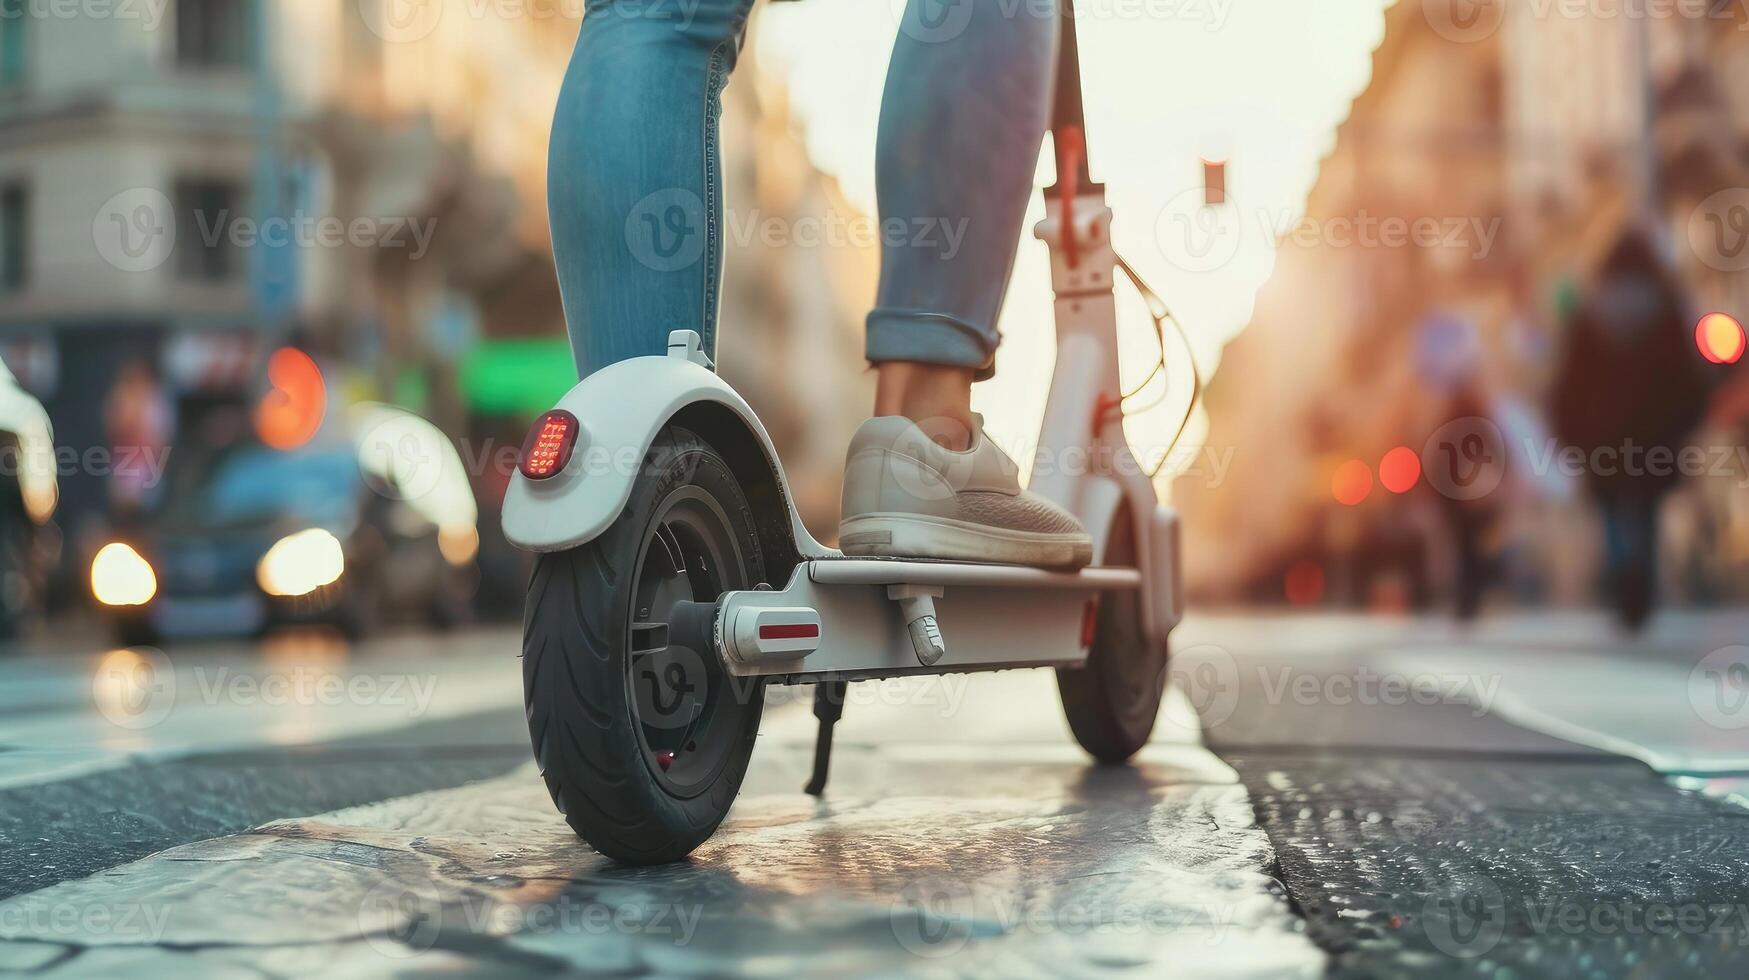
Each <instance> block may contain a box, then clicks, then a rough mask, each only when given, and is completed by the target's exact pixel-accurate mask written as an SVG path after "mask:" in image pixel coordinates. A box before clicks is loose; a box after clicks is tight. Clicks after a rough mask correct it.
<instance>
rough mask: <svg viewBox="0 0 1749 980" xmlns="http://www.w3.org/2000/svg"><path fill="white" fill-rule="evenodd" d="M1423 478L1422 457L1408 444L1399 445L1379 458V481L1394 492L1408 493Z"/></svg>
mask: <svg viewBox="0 0 1749 980" xmlns="http://www.w3.org/2000/svg"><path fill="white" fill-rule="evenodd" d="M1420 480H1421V457H1420V456H1418V455H1416V454H1415V450H1413V449H1410V448H1409V447H1408V446H1398V447H1397V448H1395V449H1393V450H1391V451H1390V452H1388V453H1386V454H1385V458H1384V459H1381V460H1379V483H1381V484H1383V485H1384V488H1385V489H1386V490H1389V491H1391V492H1392V493H1408V492H1409V491H1410V490H1411V489H1413V488H1414V487H1415V484H1416V483H1419V482H1420Z"/></svg>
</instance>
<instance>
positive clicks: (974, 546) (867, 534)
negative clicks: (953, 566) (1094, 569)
mask: <svg viewBox="0 0 1749 980" xmlns="http://www.w3.org/2000/svg"><path fill="white" fill-rule="evenodd" d="M838 547H839V550H841V551H843V552H844V553H845V554H847V555H853V556H856V557H858V558H929V559H933V560H937V561H972V562H982V563H988V564H997V565H1032V566H1036V567H1039V568H1081V567H1083V566H1085V565H1087V564H1088V563H1089V562H1091V561H1093V543H1092V542H1091V541H1090V540H1088V538H1087V536H1086V535H1082V534H1041V533H1039V532H1036V531H1015V530H1010V529H1008V528H999V527H986V526H984V525H982V524H971V523H968V522H966V521H956V520H953V519H951V518H947V517H923V516H920V515H916V514H864V515H862V516H861V517H853V518H851V519H850V520H848V521H845V522H844V523H842V524H840V525H839V526H838Z"/></svg>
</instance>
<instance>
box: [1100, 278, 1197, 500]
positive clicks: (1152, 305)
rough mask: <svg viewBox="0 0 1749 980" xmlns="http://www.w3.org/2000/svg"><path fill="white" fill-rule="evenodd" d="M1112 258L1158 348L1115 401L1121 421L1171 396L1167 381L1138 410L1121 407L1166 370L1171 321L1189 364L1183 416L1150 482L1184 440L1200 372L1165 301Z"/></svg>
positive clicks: (1151, 474)
mask: <svg viewBox="0 0 1749 980" xmlns="http://www.w3.org/2000/svg"><path fill="white" fill-rule="evenodd" d="M1115 257H1116V259H1117V267H1118V268H1119V269H1122V270H1123V273H1124V275H1125V276H1128V277H1129V280H1130V284H1131V285H1133V286H1135V287H1136V292H1137V293H1139V294H1140V295H1141V297H1142V302H1143V303H1144V304H1146V305H1147V307H1148V316H1149V318H1150V319H1152V320H1153V322H1154V337H1155V339H1156V340H1158V341H1159V344H1160V358H1159V360H1157V361H1155V362H1154V367H1153V369H1152V370H1150V371H1149V372H1148V375H1147V377H1145V378H1143V379H1142V383H1141V384H1139V385H1137V386H1136V387H1134V388H1132V389H1131V390H1130V391H1128V392H1125V393H1124V394H1123V395H1122V397H1121V398H1120V399H1119V405H1120V411H1121V412H1122V414H1123V415H1124V416H1125V417H1128V416H1130V415H1139V414H1141V413H1142V412H1146V411H1148V410H1150V409H1152V408H1154V407H1155V406H1157V405H1159V404H1161V403H1162V402H1164V401H1165V400H1166V397H1167V395H1169V394H1170V393H1171V388H1172V386H1171V384H1170V382H1169V381H1168V383H1166V384H1165V385H1163V386H1162V388H1161V390H1160V397H1158V398H1156V399H1154V400H1153V401H1151V402H1149V403H1148V404H1146V405H1144V406H1142V407H1141V408H1135V409H1132V408H1129V407H1127V406H1123V405H1122V403H1123V402H1127V401H1129V400H1130V399H1131V398H1134V397H1135V396H1137V395H1139V394H1141V393H1142V392H1143V391H1146V390H1147V388H1148V385H1150V384H1152V383H1153V381H1154V377H1155V376H1156V375H1159V374H1161V373H1162V372H1164V371H1165V370H1166V321H1168V320H1170V321H1172V332H1173V333H1176V334H1177V335H1178V342H1179V343H1180V344H1181V345H1182V346H1183V347H1184V356H1185V359H1186V360H1188V361H1189V362H1190V400H1189V401H1188V402H1186V403H1185V405H1184V416H1183V417H1182V418H1180V419H1179V420H1178V428H1177V429H1175V430H1174V431H1173V433H1172V440H1171V441H1170V442H1168V443H1167V444H1166V452H1165V453H1163V454H1162V455H1161V456H1160V462H1159V463H1157V464H1155V466H1154V468H1153V469H1152V470H1149V471H1148V479H1150V480H1152V479H1154V478H1155V477H1157V476H1159V475H1160V471H1161V470H1163V469H1165V468H1166V461H1167V460H1169V459H1171V458H1172V450H1173V449H1175V448H1177V446H1178V440H1180V439H1182V438H1184V430H1185V429H1187V428H1189V427H1190V418H1191V416H1192V415H1194V414H1195V413H1196V404H1197V402H1199V401H1201V400H1202V369H1201V368H1199V367H1198V366H1197V363H1196V351H1195V350H1194V349H1192V348H1191V346H1190V337H1189V336H1188V335H1186V334H1185V332H1184V325H1183V324H1182V323H1180V322H1178V317H1176V316H1174V315H1173V313H1172V310H1171V308H1170V307H1168V306H1167V305H1166V301H1165V300H1163V299H1161V298H1160V294H1159V293H1156V292H1154V290H1153V289H1152V288H1151V287H1150V286H1149V285H1148V284H1147V283H1146V282H1144V281H1143V280H1142V277H1141V274H1139V273H1138V272H1136V270H1135V269H1134V268H1132V267H1131V266H1130V264H1129V263H1128V262H1125V261H1124V259H1123V256H1121V255H1119V256H1115Z"/></svg>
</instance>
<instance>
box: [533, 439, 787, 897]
mask: <svg viewBox="0 0 1749 980" xmlns="http://www.w3.org/2000/svg"><path fill="white" fill-rule="evenodd" d="M689 487H690V488H696V489H697V490H698V491H702V492H703V494H705V495H707V496H708V497H709V498H710V499H711V500H714V501H715V502H716V504H717V506H718V508H719V510H720V513H721V514H722V515H723V516H724V517H726V518H727V521H728V523H729V525H730V526H729V527H728V528H727V529H726V530H727V531H728V532H729V533H732V534H733V535H734V540H735V542H736V545H737V547H738V550H739V553H740V555H739V558H740V564H741V566H742V567H741V568H740V569H739V570H733V569H723V570H721V571H719V573H718V578H719V579H724V580H727V579H733V580H734V581H733V582H731V583H730V587H732V588H742V589H746V588H752V587H754V586H755V585H757V584H759V583H761V582H763V581H764V567H763V560H762V556H761V553H760V551H759V542H758V536H757V534H756V532H755V524H754V517H753V513H752V510H751V509H750V508H749V506H748V504H747V500H746V496H745V495H744V494H743V492H742V489H741V487H740V485H739V483H737V482H736V480H735V478H734V477H733V475H732V474H731V472H730V470H729V467H728V465H727V464H726V463H725V462H724V461H723V459H722V457H721V456H719V455H718V454H717V452H716V451H715V450H714V449H712V448H711V447H710V446H709V445H708V444H707V443H705V442H704V441H703V440H702V439H700V438H699V437H698V436H696V435H694V434H692V433H691V432H688V431H686V430H684V429H679V428H670V429H668V430H666V431H665V432H664V434H663V435H662V436H660V437H658V439H657V441H656V444H655V446H653V447H652V448H651V450H650V453H649V455H648V456H646V457H645V459H644V465H643V468H642V469H641V470H640V471H639V474H638V477H637V480H636V483H635V484H634V486H633V489H632V495H631V500H630V502H629V503H628V504H627V506H626V509H625V512H624V513H622V514H621V515H620V517H619V519H618V520H616V521H615V522H614V523H613V524H612V525H611V526H610V527H609V528H608V529H607V530H606V531H605V532H603V533H602V535H601V536H600V537H598V538H596V539H595V540H594V541H591V542H589V543H588V544H585V545H583V546H581V547H578V548H574V549H572V550H570V551H565V552H558V553H553V554H547V555H542V556H541V557H540V559H539V561H538V562H537V563H536V565H535V570H534V577H533V581H532V583H531V585H530V588H529V593H528V603H527V607H526V610H525V615H524V619H523V654H522V677H523V694H524V700H525V706H526V708H527V715H528V727H529V736H530V739H531V741H532V742H533V744H534V753H535V759H536V761H537V762H538V763H539V765H540V769H541V777H542V778H543V779H544V780H545V782H546V785H547V789H548V790H549V791H550V792H551V794H552V797H553V802H554V804H555V805H556V806H557V807H558V808H559V810H560V812H561V813H563V814H564V815H565V820H566V822H567V823H569V824H570V825H571V829H573V830H575V831H576V832H577V834H578V836H580V837H582V838H583V839H584V840H585V841H587V842H589V844H590V845H592V846H593V847H594V848H595V849H596V850H598V851H600V852H601V853H602V854H605V855H607V856H608V857H610V858H613V859H615V860H618V861H623V862H627V863H631V864H657V863H662V862H667V861H676V860H679V859H681V858H684V857H685V856H686V855H688V854H690V853H691V852H692V851H693V849H694V848H696V847H698V845H699V844H701V843H703V842H704V841H705V840H706V839H707V838H709V837H710V835H711V834H712V833H713V832H714V831H715V830H716V829H717V825H718V824H720V823H721V822H722V820H723V817H724V816H725V815H726V814H727V813H728V811H729V805H730V804H731V803H733V802H734V799H735V794H736V793H737V792H738V791H739V790H740V787H741V780H742V778H743V777H744V776H745V775H746V772H747V762H748V759H749V758H750V757H751V755H752V752H753V742H754V738H755V737H756V736H757V735H758V733H759V717H760V714H761V710H762V708H763V702H764V691H763V686H762V685H760V684H758V683H749V682H747V681H739V682H730V681H729V679H728V678H726V676H725V675H724V674H723V673H722V666H721V664H720V663H719V662H717V661H716V660H715V659H714V658H710V659H706V660H705V662H704V663H703V664H702V665H701V667H702V668H703V669H705V670H706V671H709V672H711V675H710V676H709V677H708V682H709V683H711V684H718V683H721V684H723V686H722V687H718V688H715V690H716V691H718V692H719V694H720V695H723V696H726V700H719V701H717V702H715V704H716V709H715V710H722V711H726V712H728V713H727V714H726V715H725V716H723V720H722V722H721V724H722V727H721V728H720V729H717V730H718V731H722V732H724V733H725V738H724V740H723V741H722V742H720V743H719V745H718V746H716V747H713V751H716V752H722V753H725V756H724V761H721V762H718V763H715V766H716V767H717V768H715V769H714V775H713V774H712V773H706V774H705V780H704V782H703V784H702V788H699V789H696V790H694V791H693V792H692V793H689V794H686V795H685V796H680V795H676V794H675V793H674V792H672V791H671V790H670V788H669V787H667V786H664V785H663V783H662V782H661V781H659V780H658V778H657V776H656V774H655V772H654V770H653V769H652V767H651V763H650V760H649V759H648V757H647V756H648V753H649V749H648V748H647V747H646V745H645V743H644V741H643V737H644V736H643V735H642V734H640V728H639V725H640V722H639V720H638V716H637V713H636V710H637V709H636V706H635V704H634V696H633V692H632V691H631V683H632V674H631V670H632V665H631V654H630V644H631V636H630V634H631V616H632V609H631V604H632V598H633V596H632V593H633V590H634V588H635V587H636V582H637V579H638V574H639V567H638V565H639V562H640V560H641V552H642V551H643V550H644V548H645V543H646V541H647V540H648V535H649V533H650V532H651V528H652V523H653V521H654V520H655V519H656V518H657V517H658V513H657V509H658V507H660V506H661V505H662V502H663V501H664V500H667V499H669V497H670V495H671V494H673V493H675V492H676V491H683V492H687V493H691V492H694V491H691V490H686V489H685V488H689ZM692 598H693V600H695V601H703V600H705V599H707V598H709V599H714V598H715V596H708V597H707V596H701V595H696V594H695V595H694V596H693V597H692Z"/></svg>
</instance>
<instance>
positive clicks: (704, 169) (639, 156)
mask: <svg viewBox="0 0 1749 980" xmlns="http://www.w3.org/2000/svg"><path fill="white" fill-rule="evenodd" d="M752 6H753V0H686V2H681V0H590V2H589V3H588V5H587V8H586V12H585V15H584V18H583V25H582V29H581V31H580V32H579V34H578V37H577V48H576V51H575V53H574V54H573V55H572V58H571V65H570V68H569V69H568V70H567V72H566V74H565V80H564V84H563V86H562V87H561V89H560V91H559V102H558V107H557V109H556V111H555V116H554V119H553V134H552V143H551V146H550V149H549V152H548V167H547V170H548V175H547V184H548V190H547V205H548V215H549V219H548V220H549V221H550V223H551V226H552V237H553V263H554V265H555V266H556V267H557V270H558V276H559V290H560V294H561V295H562V297H563V299H564V304H565V321H566V324H567V326H568V329H569V330H570V335H571V349H572V352H573V354H574V355H575V357H576V360H577V371H578V374H579V375H581V376H587V375H589V374H591V373H592V372H594V371H597V370H600V369H601V368H603V367H606V366H607V365H609V364H612V363H614V362H615V361H621V360H624V359H626V358H629V357H637V356H639V355H643V354H660V353H662V352H663V350H664V349H665V348H666V344H667V338H668V332H669V331H671V330H681V329H692V330H697V331H698V332H699V333H700V334H701V335H702V336H703V337H704V340H705V349H706V350H707V351H710V350H712V349H713V347H714V344H715V340H716V305H717V292H718V285H719V282H718V280H719V279H720V277H721V269H722V233H721V227H722V222H721V214H722V180H721V173H720V170H721V162H720V159H719V153H718V148H717V117H718V115H719V111H720V103H719V95H720V93H721V91H722V87H723V83H724V81H725V80H726V79H727V78H728V74H729V71H730V70H731V69H732V68H733V67H734V64H735V56H736V52H737V48H738V45H739V42H740V38H741V34H742V31H743V29H744V28H745V26H746V22H747V15H748V11H749V10H750V9H751V7H752Z"/></svg>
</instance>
